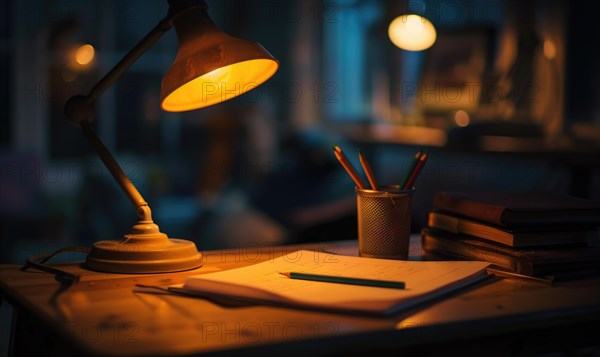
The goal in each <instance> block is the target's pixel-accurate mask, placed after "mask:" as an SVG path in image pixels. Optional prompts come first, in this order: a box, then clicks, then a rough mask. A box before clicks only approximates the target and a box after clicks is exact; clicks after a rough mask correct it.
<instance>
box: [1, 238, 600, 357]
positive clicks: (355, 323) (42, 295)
mask: <svg viewBox="0 0 600 357" xmlns="http://www.w3.org/2000/svg"><path fill="white" fill-rule="evenodd" d="M355 244H356V243H355V242H336V243H328V244H325V243H321V244H313V245H308V246H302V248H309V249H318V250H326V251H338V252H340V253H344V252H352V251H356V247H355ZM298 248H299V246H282V247H253V248H244V249H237V250H226V251H208V252H204V259H205V264H204V266H203V267H202V268H200V269H197V270H194V271H188V272H183V273H172V274H157V275H122V274H119V275H116V274H103V273H98V272H93V271H88V270H84V269H82V268H81V267H79V266H78V265H76V264H70V265H68V264H67V265H62V267H63V268H64V269H65V270H68V271H71V272H73V273H76V274H80V275H81V276H82V278H81V281H80V282H79V283H78V284H77V285H75V286H72V287H70V288H69V289H67V290H65V291H61V290H60V286H59V284H58V283H57V282H56V281H55V280H54V278H53V276H52V275H50V274H48V273H44V272H39V271H36V270H30V271H26V272H21V271H19V270H18V266H15V265H3V266H1V267H0V294H1V295H2V297H4V298H5V299H7V300H8V301H9V302H10V303H11V304H12V305H14V306H15V308H16V311H17V312H18V313H19V316H20V317H23V316H29V317H30V319H33V320H32V321H35V323H34V325H35V326H26V327H25V330H31V329H36V328H37V329H38V331H37V333H38V334H39V333H40V332H41V333H42V334H45V335H47V336H49V337H47V338H46V339H47V340H48V339H50V340H52V339H55V340H56V341H68V342H69V343H70V344H71V346H70V347H69V348H74V349H76V350H80V351H83V352H85V353H88V354H94V355H124V356H138V355H157V356H174V355H197V354H203V353H208V354H220V353H224V354H232V353H234V352H237V353H240V354H242V353H243V354H244V356H247V355H249V354H256V355H261V356H264V355H270V354H278V355H279V354H282V353H285V354H307V353H310V354H311V355H326V354H344V355H347V354H359V353H361V352H364V351H366V350H371V351H373V350H375V351H379V352H390V351H394V352H395V353H398V352H399V351H407V350H410V349H411V348H413V349H414V348H419V349H420V348H424V347H423V346H431V345H433V344H435V343H443V342H444V341H452V340H454V341H456V340H463V339H467V338H468V339H472V338H475V337H484V336H492V335H502V334H506V333H517V334H518V333H527V332H528V331H532V330H535V329H540V328H545V329H547V328H552V327H557V328H560V327H561V326H563V327H565V326H569V324H578V323H579V324H580V323H589V322H591V323H594V324H598V321H600V282H599V281H597V280H596V281H589V280H588V281H580V282H572V283H562V284H558V285H554V286H550V285H547V284H545V283H538V282H532V281H526V280H520V279H519V280H517V279H512V278H511V279H502V278H492V279H489V280H487V281H486V282H484V283H481V284H479V285H478V286H476V287H473V288H471V289H468V290H465V291H463V292H461V293H458V294H454V295H452V296H451V297H449V298H447V299H444V300H441V301H438V302H436V303H432V304H428V305H427V306H422V307H420V308H417V309H415V310H413V311H411V312H409V313H405V314H402V315H398V316H395V317H392V318H370V317H357V316H348V315H341V314H331V313H321V312H311V311H299V310H292V309H285V308H275V307H267V306H224V305H221V304H218V303H215V302H211V301H208V300H203V299H198V298H190V297H183V296H174V295H167V294H164V295H157V294H144V293H134V292H133V291H132V289H133V286H134V285H135V284H137V283H141V284H149V285H169V284H176V283H181V282H183V279H184V278H185V277H186V276H189V275H194V274H203V273H209V272H215V271H219V270H224V269H231V268H236V267H242V266H246V265H250V264H254V263H258V262H262V261H265V260H268V259H271V258H274V257H278V256H281V255H283V254H286V253H290V252H293V251H294V250H296V249H298ZM412 254H415V253H414V251H413V253H412ZM416 254H418V252H417V253H416ZM31 324H32V323H30V325H31ZM21 330H23V327H21V329H20V330H19V331H21ZM15 338H16V339H19V338H21V339H23V338H25V337H19V336H16V337H15ZM21 343H23V341H21ZM46 343H47V344H48V343H49V345H48V347H45V348H47V352H50V353H49V354H53V353H51V352H52V351H50V349H52V348H54V349H55V350H54V351H53V352H55V354H59V352H60V351H62V350H63V349H64V348H65V347H62V346H60V345H58V344H59V343H58V342H57V343H54V344H52V343H51V341H50V342H48V341H46Z"/></svg>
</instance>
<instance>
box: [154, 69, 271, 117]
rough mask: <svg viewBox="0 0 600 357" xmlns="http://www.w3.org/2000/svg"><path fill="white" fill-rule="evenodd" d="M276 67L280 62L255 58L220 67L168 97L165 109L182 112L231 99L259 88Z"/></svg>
mask: <svg viewBox="0 0 600 357" xmlns="http://www.w3.org/2000/svg"><path fill="white" fill-rule="evenodd" d="M277 68H278V64H277V62H276V61H274V60H270V59H255V60H250V61H244V62H239V63H235V64H232V65H229V66H226V67H221V68H217V69H216V70H213V71H211V72H208V73H206V74H205V75H203V76H200V77H198V78H196V79H193V80H191V81H190V82H187V83H186V84H184V85H182V86H181V87H179V88H177V89H175V91H173V92H172V93H171V94H168V95H167V96H166V98H165V99H164V100H163V102H162V109H163V110H166V111H169V112H181V111H187V110H193V109H199V108H203V107H207V106H210V105H213V104H217V103H220V102H223V101H226V100H229V99H232V98H234V97H237V96H238V95H240V94H243V93H245V92H247V91H249V90H251V89H254V88H256V87H258V86H259V85H260V84H261V83H263V82H264V81H266V80H267V79H269V78H270V77H271V76H272V75H273V74H274V73H275V72H276V71H277Z"/></svg>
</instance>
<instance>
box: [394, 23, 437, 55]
mask: <svg viewBox="0 0 600 357" xmlns="http://www.w3.org/2000/svg"><path fill="white" fill-rule="evenodd" d="M388 35H389V36H390V40H391V41H392V43H394V45H396V46H397V47H399V48H401V49H403V50H407V51H423V50H426V49H428V48H429V47H431V46H432V45H433V43H434V42H435V39H436V37H437V34H436V31H435V27H434V26H433V24H432V23H431V22H430V21H429V20H427V19H426V18H424V17H423V16H419V15H415V14H412V15H402V16H398V17H397V18H395V19H394V20H393V21H392V22H391V23H390V26H389V28H388Z"/></svg>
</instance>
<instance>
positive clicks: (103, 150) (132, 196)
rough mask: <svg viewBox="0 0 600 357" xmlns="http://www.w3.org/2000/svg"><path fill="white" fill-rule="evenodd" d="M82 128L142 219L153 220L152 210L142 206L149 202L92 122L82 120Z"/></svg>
mask: <svg viewBox="0 0 600 357" xmlns="http://www.w3.org/2000/svg"><path fill="white" fill-rule="evenodd" d="M81 130H82V131H83V134H84V135H85V137H86V138H87V139H88V141H89V142H90V143H91V144H92V146H93V147H94V150H96V153H97V154H98V156H100V159H101V160H102V162H103V163H104V165H105V166H106V168H107V169H108V171H110V174H111V175H112V177H113V178H114V179H115V181H117V183H118V184H119V186H120V187H121V189H122V190H123V192H125V194H126V195H127V197H129V200H130V201H131V203H133V205H134V206H135V207H136V208H137V209H138V218H139V219H140V220H142V221H152V216H151V215H149V214H150V212H149V211H148V212H147V213H146V212H145V210H142V209H141V207H142V206H148V202H146V200H144V197H142V195H141V194H140V192H139V191H138V190H137V188H135V186H134V185H133V183H132V182H131V180H130V179H129V177H128V176H127V175H126V174H125V172H123V169H121V166H119V164H118V163H117V161H116V160H115V158H114V157H113V156H112V154H111V153H110V151H109V150H108V148H107V147H106V146H105V145H104V143H103V142H102V141H101V140H100V138H98V136H97V135H96V133H95V132H94V130H93V129H92V126H91V124H90V122H88V121H83V122H81Z"/></svg>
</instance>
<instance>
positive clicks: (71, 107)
mask: <svg viewBox="0 0 600 357" xmlns="http://www.w3.org/2000/svg"><path fill="white" fill-rule="evenodd" d="M170 4H171V5H170V8H169V12H168V14H167V16H166V17H165V18H164V19H162V20H161V21H160V22H159V23H158V25H156V26H155V27H154V28H153V29H152V30H150V32H149V33H148V34H147V35H146V36H145V37H144V38H142V39H141V40H140V42H138V43H137V44H136V45H135V46H134V47H133V48H132V49H131V50H130V51H129V52H128V53H127V54H126V55H125V56H124V57H123V58H122V59H121V60H120V61H119V62H118V63H117V64H116V65H115V66H114V67H113V68H112V69H111V70H110V71H109V72H108V73H107V74H106V75H104V77H102V78H101V79H100V80H99V81H98V83H96V85H95V86H94V87H93V88H92V89H91V90H90V92H89V93H88V94H87V95H76V96H74V97H71V98H70V99H69V100H68V101H67V104H66V105H65V115H66V117H67V119H68V120H69V121H70V122H72V123H74V124H76V125H79V126H80V127H81V129H82V130H83V133H84V135H85V136H86V138H87V139H88V140H89V141H90V143H91V144H92V146H93V147H94V149H95V150H96V153H97V154H98V156H100V159H102V162H103V163H104V165H105V166H106V168H107V169H108V170H109V171H110V173H111V174H112V176H113V178H114V179H115V181H117V183H118V184H119V186H120V187H121V189H123V191H124V192H125V194H126V195H127V196H128V197H129V199H130V200H131V202H132V203H133V205H134V206H135V207H136V209H137V214H138V218H139V219H140V221H148V222H151V221H152V215H151V211H150V207H149V206H148V203H147V202H146V201H145V200H144V198H143V197H142V195H141V194H140V193H139V191H138V190H137V189H136V188H135V186H134V185H133V183H132V182H131V180H130V179H129V177H127V175H126V174H125V172H123V170H122V169H121V167H120V166H119V164H118V163H117V161H116V160H115V158H114V157H113V156H112V154H111V153H110V151H109V150H108V148H107V147H106V146H105V145H104V143H102V141H101V140H100V138H99V137H98V136H97V135H96V133H94V130H93V129H92V126H91V124H90V123H91V122H92V119H93V118H94V116H95V114H96V111H95V109H94V102H95V100H96V99H97V98H98V97H99V96H100V95H101V94H102V93H104V92H105V91H106V90H107V89H108V88H109V87H110V86H111V85H112V84H113V83H114V82H115V81H116V80H117V79H118V78H119V77H120V76H121V75H122V74H123V73H124V72H125V71H126V70H127V69H128V68H129V67H130V66H131V65H132V64H133V63H135V61H137V59H138V58H139V57H140V56H141V55H142V54H144V52H146V50H147V49H148V48H150V47H151V46H152V45H153V44H154V43H155V42H156V41H158V39H160V38H161V37H162V35H163V34H164V33H165V32H167V31H169V30H170V29H171V28H172V27H173V23H172V20H173V18H174V17H175V16H177V15H179V14H180V13H183V12H185V11H188V10H189V9H192V8H195V7H202V8H206V3H205V2H204V1H202V0H172V1H171V2H170Z"/></svg>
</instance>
